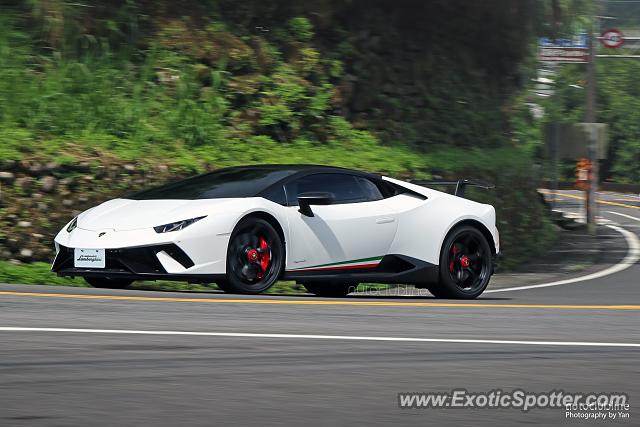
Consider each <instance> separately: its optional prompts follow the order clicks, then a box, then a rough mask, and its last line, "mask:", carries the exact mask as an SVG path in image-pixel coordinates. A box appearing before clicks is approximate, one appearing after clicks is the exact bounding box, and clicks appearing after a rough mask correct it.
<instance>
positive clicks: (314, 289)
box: [302, 282, 357, 298]
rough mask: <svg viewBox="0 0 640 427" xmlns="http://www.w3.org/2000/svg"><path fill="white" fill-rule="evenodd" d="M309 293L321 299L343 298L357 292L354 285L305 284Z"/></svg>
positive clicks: (333, 283)
mask: <svg viewBox="0 0 640 427" xmlns="http://www.w3.org/2000/svg"><path fill="white" fill-rule="evenodd" d="M302 285H303V286H304V287H305V288H306V289H307V291H309V292H310V293H312V294H314V295H317V296H319V297H327V298H342V297H346V296H347V295H349V294H350V293H351V292H353V291H355V290H356V287H357V285H355V284H353V283H335V282H316V283H303V284H302Z"/></svg>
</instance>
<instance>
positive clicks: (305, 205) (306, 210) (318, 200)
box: [298, 193, 335, 216]
mask: <svg viewBox="0 0 640 427" xmlns="http://www.w3.org/2000/svg"><path fill="white" fill-rule="evenodd" d="M334 199H335V197H334V196H333V194H331V193H302V194H299V195H298V206H300V209H298V212H300V213H301V214H302V215H305V216H314V215H313V211H312V210H311V205H331V204H333V201H334Z"/></svg>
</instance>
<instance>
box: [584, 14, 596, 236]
mask: <svg viewBox="0 0 640 427" xmlns="http://www.w3.org/2000/svg"><path fill="white" fill-rule="evenodd" d="M593 19H594V20H595V19H597V18H596V17H594V18H593ZM588 43H589V62H588V63H587V88H586V89H587V90H586V92H587V93H586V98H587V99H586V105H585V122H587V123H591V124H593V123H595V122H596V110H595V109H596V52H595V50H596V48H595V45H594V37H593V23H592V24H591V27H590V29H589V37H588ZM596 144H597V138H596V129H595V126H592V127H591V129H590V132H589V160H590V161H591V174H590V177H589V178H590V179H589V188H588V190H587V201H586V204H585V207H586V210H587V227H588V228H589V231H590V232H591V233H595V230H596V221H595V219H596V209H597V207H596V192H597V190H598V188H597V186H598V153H597V147H596Z"/></svg>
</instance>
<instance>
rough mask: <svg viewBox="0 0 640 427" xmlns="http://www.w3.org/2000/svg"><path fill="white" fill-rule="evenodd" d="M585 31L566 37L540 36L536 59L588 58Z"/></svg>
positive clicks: (559, 60) (549, 60)
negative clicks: (551, 37)
mask: <svg viewBox="0 0 640 427" xmlns="http://www.w3.org/2000/svg"><path fill="white" fill-rule="evenodd" d="M587 42H588V38H587V33H580V34H577V35H575V36H574V37H572V38H567V39H550V38H548V37H541V38H540V39H539V40H538V47H539V48H540V50H539V54H538V59H539V60H540V61H542V62H578V63H584V62H587V61H588V60H589V47H588V43H587Z"/></svg>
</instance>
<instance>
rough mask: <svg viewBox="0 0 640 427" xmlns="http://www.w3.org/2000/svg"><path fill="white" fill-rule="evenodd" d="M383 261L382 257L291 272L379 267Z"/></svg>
mask: <svg viewBox="0 0 640 427" xmlns="http://www.w3.org/2000/svg"><path fill="white" fill-rule="evenodd" d="M381 260H382V257H381V256H377V257H371V258H360V259H354V260H351V261H342V262H332V263H329V264H319V265H312V266H310V267H302V268H294V269H292V270H289V271H321V270H347V269H357V268H373V267H377V266H378V264H380V261H381Z"/></svg>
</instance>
